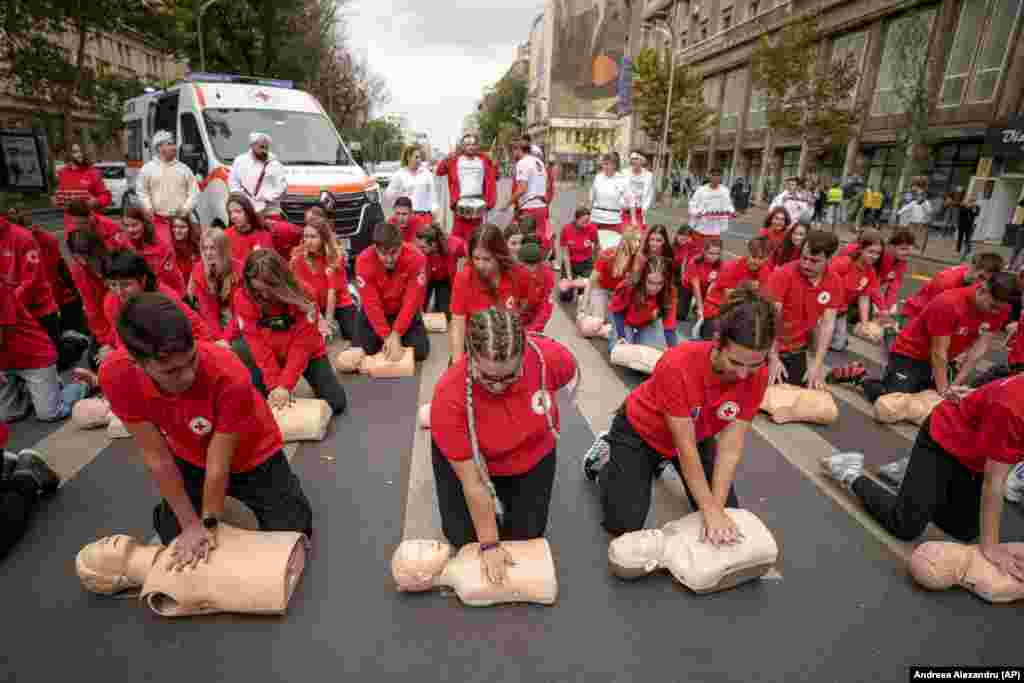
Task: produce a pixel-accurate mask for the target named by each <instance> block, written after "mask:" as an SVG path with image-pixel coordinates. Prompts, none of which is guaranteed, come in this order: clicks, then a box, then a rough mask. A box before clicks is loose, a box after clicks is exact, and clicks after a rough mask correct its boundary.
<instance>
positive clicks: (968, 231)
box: [956, 193, 981, 261]
mask: <svg viewBox="0 0 1024 683" xmlns="http://www.w3.org/2000/svg"><path fill="white" fill-rule="evenodd" d="M980 213H981V209H980V208H979V207H978V202H977V201H976V200H975V198H974V194H973V193H972V194H969V195H967V198H966V199H964V201H963V203H962V204H961V205H960V206H958V207H956V217H957V229H956V253H958V254H961V257H960V260H961V261H966V260H967V257H968V256H970V255H971V240H973V239H974V226H975V223H976V222H977V220H978V214H980Z"/></svg>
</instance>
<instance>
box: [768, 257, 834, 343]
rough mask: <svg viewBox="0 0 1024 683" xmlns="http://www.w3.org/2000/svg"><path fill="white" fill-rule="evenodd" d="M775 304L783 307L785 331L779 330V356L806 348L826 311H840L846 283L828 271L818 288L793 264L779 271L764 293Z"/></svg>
mask: <svg viewBox="0 0 1024 683" xmlns="http://www.w3.org/2000/svg"><path fill="white" fill-rule="evenodd" d="M765 293H766V294H767V295H768V298H770V299H771V300H772V301H774V302H775V303H777V304H782V325H781V327H782V329H780V330H778V337H777V338H778V350H779V352H780V353H788V352H790V351H799V350H800V349H804V348H807V345H808V344H809V343H810V338H811V332H812V331H814V328H815V327H816V326H817V325H818V321H819V320H820V319H821V316H822V314H823V313H824V312H825V309H827V308H834V309H836V310H841V309H842V308H843V307H844V303H845V301H846V295H845V292H844V289H843V283H842V282H840V280H839V278H838V277H836V276H835V274H833V273H831V272H829V271H828V270H826V271H825V273H824V274H823V275H822V276H821V280H820V281H819V282H818V284H817V285H813V284H811V283H810V282H809V281H808V280H807V278H806V277H804V275H803V273H801V272H800V262H799V261H794V262H792V263H788V264H786V265H784V266H782V267H781V268H776V269H775V272H773V273H772V275H771V277H770V278H769V279H768V287H767V289H766V291H765Z"/></svg>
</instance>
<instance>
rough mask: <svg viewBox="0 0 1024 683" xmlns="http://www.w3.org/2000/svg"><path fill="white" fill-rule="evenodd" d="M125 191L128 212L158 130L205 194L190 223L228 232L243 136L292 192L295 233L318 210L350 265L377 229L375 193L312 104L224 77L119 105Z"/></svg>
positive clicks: (262, 82)
mask: <svg viewBox="0 0 1024 683" xmlns="http://www.w3.org/2000/svg"><path fill="white" fill-rule="evenodd" d="M124 123H125V129H126V143H127V159H128V171H129V173H128V175H129V178H128V185H129V190H128V192H127V193H126V194H125V200H124V202H123V203H122V204H123V205H124V206H131V205H132V204H133V201H132V200H133V198H134V194H135V183H136V179H137V177H138V173H139V171H140V170H141V168H142V165H143V164H144V163H145V162H146V161H148V160H149V159H150V158H152V157H153V155H154V154H155V150H153V149H151V148H150V145H151V141H152V139H153V134H154V133H156V132H157V131H158V130H168V131H171V132H173V133H174V134H175V135H176V137H177V141H178V158H179V159H180V160H181V162H182V163H184V164H185V165H186V166H188V167H189V168H190V169H192V171H193V172H194V173H195V174H196V179H197V180H198V181H199V188H200V191H201V194H200V200H199V202H198V205H197V208H196V213H197V215H196V219H197V220H198V221H199V222H200V224H202V225H210V224H212V223H214V222H215V221H218V220H219V221H220V222H221V223H222V224H223V225H225V226H226V225H227V224H228V216H227V208H226V206H225V205H226V200H227V197H228V178H229V175H230V172H231V163H232V162H233V161H234V160H235V157H236V156H238V155H239V154H244V153H245V152H247V151H248V149H249V134H250V133H253V132H256V131H259V132H262V133H267V134H268V135H270V137H271V139H272V140H273V144H272V145H271V152H272V153H273V154H274V155H276V156H277V158H278V160H279V161H280V162H281V163H282V164H283V165H284V167H285V172H286V174H287V177H288V192H287V194H286V195H285V196H284V197H282V199H281V208H282V210H283V212H284V214H285V217H286V218H287V219H288V220H289V221H290V222H291V223H295V224H297V225H301V224H302V223H303V222H304V216H305V213H306V209H308V208H309V207H311V206H313V205H315V204H319V205H321V206H323V207H324V208H325V209H327V210H328V212H329V213H331V214H333V216H334V231H335V233H336V234H337V236H338V238H339V239H340V241H341V242H342V244H343V246H345V248H346V249H347V250H348V253H349V255H350V258H352V259H354V258H355V256H356V255H357V254H358V253H359V252H361V251H362V250H363V249H365V248H366V247H367V246H369V245H370V244H371V240H372V233H373V226H375V225H376V224H377V223H380V222H383V220H384V213H383V211H382V209H381V190H380V187H379V185H378V184H377V182H376V181H375V180H374V179H373V178H372V177H370V176H369V175H367V174H366V172H365V171H364V170H363V169H362V168H361V167H360V166H359V165H358V164H357V163H356V162H355V160H354V159H353V158H352V155H351V153H350V152H349V149H348V147H347V146H346V145H345V142H344V141H343V140H342V139H341V135H339V134H338V131H337V129H336V128H335V127H334V124H333V123H332V122H331V119H330V117H328V116H327V113H326V112H325V111H324V108H323V107H322V106H321V105H320V102H319V101H317V99H316V98H315V97H313V96H312V95H310V94H309V93H307V92H303V91H301V90H296V89H295V88H294V87H293V84H292V82H291V81H282V80H276V79H266V78H250V77H245V76H236V75H229V74H212V73H193V74H190V75H189V76H187V77H186V79H185V80H184V81H182V82H180V83H176V84H175V85H173V86H171V87H169V88H167V89H166V90H160V91H157V92H147V93H146V94H144V95H140V96H139V97H135V98H133V99H131V100H128V101H127V102H126V103H125V110H124Z"/></svg>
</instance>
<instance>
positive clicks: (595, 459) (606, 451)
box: [583, 432, 612, 481]
mask: <svg viewBox="0 0 1024 683" xmlns="http://www.w3.org/2000/svg"><path fill="white" fill-rule="evenodd" d="M607 436H608V432H601V433H600V434H598V435H597V438H596V439H594V444H593V445H592V446H591V447H590V448H589V449H588V450H587V452H586V453H585V454H584V456H583V476H584V477H586V478H587V481H597V473H598V472H600V471H601V468H602V467H604V466H605V463H607V462H608V459H609V458H610V457H611V452H612V449H611V446H610V445H609V444H608V440H607V438H606V437H607Z"/></svg>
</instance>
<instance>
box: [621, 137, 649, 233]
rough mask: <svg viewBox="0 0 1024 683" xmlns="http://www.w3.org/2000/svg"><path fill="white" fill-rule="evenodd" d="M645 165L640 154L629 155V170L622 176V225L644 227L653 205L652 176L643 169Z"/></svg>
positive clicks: (644, 160)
mask: <svg viewBox="0 0 1024 683" xmlns="http://www.w3.org/2000/svg"><path fill="white" fill-rule="evenodd" d="M646 164H647V159H645V158H644V155H643V154H640V152H633V153H632V154H630V155H629V170H627V171H626V172H625V173H624V174H623V175H624V178H625V181H626V195H625V197H624V199H625V204H626V205H625V207H624V208H623V209H622V222H623V223H632V224H633V225H644V224H645V223H646V220H647V219H646V215H647V212H648V211H650V209H651V205H652V204H653V203H654V174H653V173H651V172H650V171H648V170H647V169H646V168H644V166H646Z"/></svg>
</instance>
